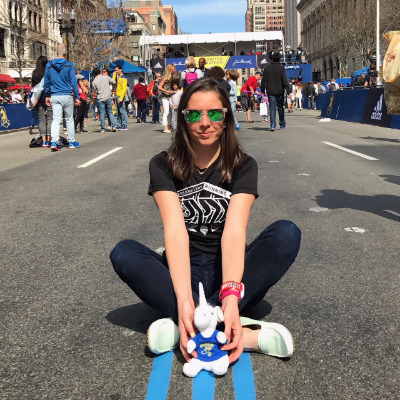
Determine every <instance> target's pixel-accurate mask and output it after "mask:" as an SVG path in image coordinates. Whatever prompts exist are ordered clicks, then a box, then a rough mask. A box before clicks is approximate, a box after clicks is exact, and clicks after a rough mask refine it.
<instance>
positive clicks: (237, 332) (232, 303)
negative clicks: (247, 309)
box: [221, 295, 243, 364]
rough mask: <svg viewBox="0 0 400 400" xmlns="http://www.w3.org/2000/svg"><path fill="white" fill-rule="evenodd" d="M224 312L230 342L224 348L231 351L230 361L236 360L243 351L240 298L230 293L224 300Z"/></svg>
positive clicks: (226, 333) (226, 331) (226, 332)
mask: <svg viewBox="0 0 400 400" xmlns="http://www.w3.org/2000/svg"><path fill="white" fill-rule="evenodd" d="M221 309H222V312H223V313H224V323H225V335H226V337H227V339H228V344H226V345H225V346H223V347H222V350H227V351H229V363H230V364H231V363H233V362H234V361H236V360H237V359H238V358H239V357H240V355H241V354H242V353H243V330H242V324H241V323H240V318H239V307H238V298H237V297H236V296H233V295H230V296H227V297H225V298H224V299H223V300H222V307H221Z"/></svg>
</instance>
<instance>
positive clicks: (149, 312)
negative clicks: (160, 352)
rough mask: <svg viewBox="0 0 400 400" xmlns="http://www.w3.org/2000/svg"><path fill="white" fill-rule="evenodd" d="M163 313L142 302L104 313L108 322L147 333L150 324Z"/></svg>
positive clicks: (162, 315)
mask: <svg viewBox="0 0 400 400" xmlns="http://www.w3.org/2000/svg"><path fill="white" fill-rule="evenodd" d="M160 318H165V315H164V314H162V313H161V312H160V311H157V310H155V309H153V308H151V307H149V306H148V305H146V304H144V303H137V304H132V305H130V306H125V307H121V308H117V309H116V310H113V311H110V312H109V313H108V314H107V315H106V319H107V321H108V322H111V323H112V324H114V325H118V326H123V327H124V328H128V329H130V330H132V331H135V332H140V333H147V329H148V327H149V326H150V324H151V323H152V322H153V321H155V320H157V319H160Z"/></svg>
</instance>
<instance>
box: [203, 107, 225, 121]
mask: <svg viewBox="0 0 400 400" xmlns="http://www.w3.org/2000/svg"><path fill="white" fill-rule="evenodd" d="M207 114H208V118H210V120H211V121H213V122H220V121H222V120H223V119H224V112H223V111H222V110H217V109H214V110H209V111H208V113H207Z"/></svg>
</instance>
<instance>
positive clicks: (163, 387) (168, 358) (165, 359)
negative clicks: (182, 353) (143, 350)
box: [146, 351, 174, 400]
mask: <svg viewBox="0 0 400 400" xmlns="http://www.w3.org/2000/svg"><path fill="white" fill-rule="evenodd" d="M173 355H174V353H173V352H172V351H168V352H167V353H164V354H161V355H159V356H157V357H155V358H154V361H153V369H152V371H151V375H150V380H149V386H148V388H147V396H146V400H162V399H166V398H167V393H168V387H169V380H170V378H171V369H172V359H173Z"/></svg>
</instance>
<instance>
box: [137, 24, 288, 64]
mask: <svg viewBox="0 0 400 400" xmlns="http://www.w3.org/2000/svg"><path fill="white" fill-rule="evenodd" d="M266 42H276V43H277V47H278V42H282V43H283V33H282V31H264V32H231V33H201V34H191V35H161V36H142V37H141V38H140V41H139V46H140V48H141V55H142V61H143V64H144V65H146V64H145V62H146V61H147V60H149V59H151V57H152V54H153V49H155V48H156V47H157V46H166V47H167V48H170V49H172V51H173V52H175V51H180V52H182V53H184V54H185V55H186V56H188V55H189V54H190V53H195V54H196V55H197V56H204V57H206V56H215V55H221V53H222V49H224V50H225V51H226V52H227V53H229V52H230V51H232V52H233V54H234V55H238V54H239V53H240V52H242V51H244V52H245V54H248V53H249V51H252V50H255V49H256V47H257V45H259V44H266ZM279 47H281V46H279ZM282 49H284V45H283V44H282Z"/></svg>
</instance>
